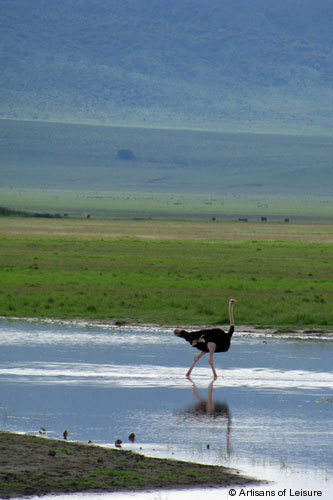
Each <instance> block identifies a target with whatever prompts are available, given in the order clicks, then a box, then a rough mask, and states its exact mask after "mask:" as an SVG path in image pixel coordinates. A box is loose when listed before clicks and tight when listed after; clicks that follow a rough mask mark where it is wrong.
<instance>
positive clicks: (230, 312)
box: [229, 302, 235, 326]
mask: <svg viewBox="0 0 333 500" xmlns="http://www.w3.org/2000/svg"><path fill="white" fill-rule="evenodd" d="M232 307H233V303H232V302H230V304H229V318H230V326H235V322H234V313H233V310H232Z"/></svg>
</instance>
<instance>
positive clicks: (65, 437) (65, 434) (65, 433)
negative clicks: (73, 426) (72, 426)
mask: <svg viewBox="0 0 333 500" xmlns="http://www.w3.org/2000/svg"><path fill="white" fill-rule="evenodd" d="M63 436H64V439H67V438H68V430H67V429H65V430H64V432H63Z"/></svg>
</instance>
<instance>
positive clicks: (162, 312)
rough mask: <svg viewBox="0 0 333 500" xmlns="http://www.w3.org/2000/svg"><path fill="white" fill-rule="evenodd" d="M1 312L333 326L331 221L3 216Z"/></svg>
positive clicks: (169, 321) (176, 322) (141, 320)
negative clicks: (231, 318)
mask: <svg viewBox="0 0 333 500" xmlns="http://www.w3.org/2000/svg"><path fill="white" fill-rule="evenodd" d="M0 234H1V240H0V262H1V265H0V300H1V315H2V316H9V317H10V316H12V317H13V316H16V317H52V318H84V319H102V320H107V321H112V322H114V321H127V322H135V323H154V324H166V325H181V324H183V325H184V324H225V323H227V322H228V316H227V300H228V299H229V298H230V297H234V298H236V299H238V300H239V304H237V310H236V311H235V315H236V319H237V323H238V324H244V325H254V326H264V325H266V326H268V325H270V326H280V327H304V326H307V327H332V326H333V307H332V304H333V286H332V281H331V278H332V270H333V265H332V262H333V247H332V244H331V242H332V234H333V227H332V225H329V224H325V225H319V224H309V225H306V224H299V225H293V224H283V223H282V224H278V223H266V224H262V223H252V224H250V223H243V224H242V223H235V222H223V223H219V222H217V221H215V222H213V221H202V220H201V221H193V220H192V221H181V220H180V221H170V220H137V221H134V220H132V221H119V220H118V221H117V220H116V221H110V220H99V221H93V220H72V219H61V220H39V219H20V218H16V217H10V218H2V219H1V224H0Z"/></svg>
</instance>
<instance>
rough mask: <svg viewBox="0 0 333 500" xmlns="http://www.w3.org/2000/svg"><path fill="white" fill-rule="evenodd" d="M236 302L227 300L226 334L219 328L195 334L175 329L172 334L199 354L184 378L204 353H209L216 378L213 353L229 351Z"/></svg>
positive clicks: (189, 373) (233, 327)
mask: <svg viewBox="0 0 333 500" xmlns="http://www.w3.org/2000/svg"><path fill="white" fill-rule="evenodd" d="M236 302H237V300H234V299H230V300H229V319H230V328H229V331H228V332H227V333H226V332H224V331H223V330H221V328H212V329H210V330H199V331H196V332H187V331H186V330H181V329H179V328H176V330H175V331H174V334H175V335H177V337H182V338H183V339H185V340H186V341H187V342H189V343H190V344H191V345H192V347H195V348H196V349H199V351H201V352H200V354H198V355H197V356H195V358H194V361H193V363H192V365H191V366H190V368H189V370H188V372H187V373H186V377H189V376H190V375H191V373H192V370H193V368H194V366H195V365H196V363H197V362H198V361H199V359H201V358H202V356H203V355H204V354H206V352H209V364H210V366H211V368H212V371H213V375H214V378H215V379H216V378H217V373H216V371H215V367H214V359H213V357H214V353H215V352H227V351H228V350H229V347H230V344H231V337H232V334H233V333H234V329H235V323H234V317H233V310H232V308H233V305H234V304H236Z"/></svg>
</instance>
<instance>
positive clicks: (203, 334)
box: [177, 325, 234, 352]
mask: <svg viewBox="0 0 333 500" xmlns="http://www.w3.org/2000/svg"><path fill="white" fill-rule="evenodd" d="M233 333H234V326H233V325H231V326H230V328H229V331H228V332H227V333H226V332H224V331H223V330H221V328H212V329H210V330H199V331H197V332H187V331H186V330H179V331H178V333H177V335H178V337H182V338H183V339H185V340H186V341H187V342H189V343H190V344H191V345H192V346H193V347H195V348H196V349H199V351H204V352H209V351H208V347H207V344H208V342H214V344H216V349H215V352H226V351H228V350H229V347H230V343H231V337H232V334H233Z"/></svg>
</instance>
